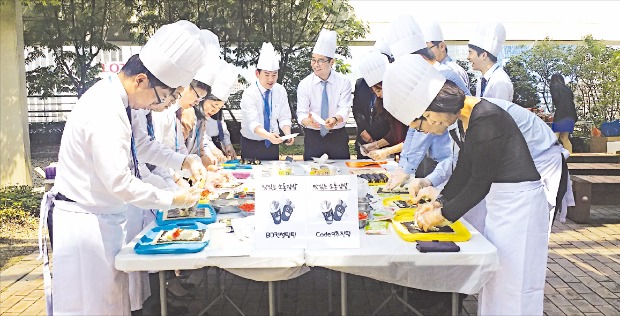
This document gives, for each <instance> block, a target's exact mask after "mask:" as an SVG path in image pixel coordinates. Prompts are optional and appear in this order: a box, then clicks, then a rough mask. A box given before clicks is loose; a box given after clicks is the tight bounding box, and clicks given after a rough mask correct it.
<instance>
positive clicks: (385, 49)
mask: <svg viewBox="0 0 620 316" xmlns="http://www.w3.org/2000/svg"><path fill="white" fill-rule="evenodd" d="M373 49H375V50H378V51H379V52H380V53H382V54H386V55H388V56H392V51H390V46H389V45H388V43H387V42H386V41H385V40H384V39H382V38H381V39H378V40H376V41H375V45H373Z"/></svg>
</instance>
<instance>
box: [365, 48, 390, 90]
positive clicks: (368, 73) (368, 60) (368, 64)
mask: <svg viewBox="0 0 620 316" xmlns="http://www.w3.org/2000/svg"><path fill="white" fill-rule="evenodd" d="M388 64H389V62H388V59H387V57H386V56H385V55H383V54H381V53H380V52H378V51H371V52H370V53H368V54H367V55H366V56H364V58H362V60H361V62H360V72H361V73H362V77H364V80H366V83H367V84H368V86H369V87H372V86H374V85H376V84H377V83H379V82H381V81H383V74H385V68H386V67H387V65H388Z"/></svg>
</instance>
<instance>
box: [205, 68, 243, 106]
mask: <svg viewBox="0 0 620 316" xmlns="http://www.w3.org/2000/svg"><path fill="white" fill-rule="evenodd" d="M238 76H239V71H237V68H236V67H235V66H233V65H231V64H228V63H226V64H225V65H223V66H222V67H221V68H220V69H219V70H218V73H217V77H216V78H215V81H214V82H213V85H212V86H211V94H213V95H214V96H216V97H217V98H218V99H220V100H222V101H224V102H226V101H228V97H229V96H230V92H231V91H232V88H233V85H234V84H235V83H237V79H238V78H237V77H238Z"/></svg>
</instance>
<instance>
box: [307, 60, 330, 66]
mask: <svg viewBox="0 0 620 316" xmlns="http://www.w3.org/2000/svg"><path fill="white" fill-rule="evenodd" d="M328 62H329V60H327V59H310V64H319V65H323V64H326V63H328Z"/></svg>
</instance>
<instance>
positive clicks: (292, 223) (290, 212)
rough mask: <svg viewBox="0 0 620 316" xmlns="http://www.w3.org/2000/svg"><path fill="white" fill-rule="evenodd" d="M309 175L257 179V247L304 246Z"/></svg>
mask: <svg viewBox="0 0 620 316" xmlns="http://www.w3.org/2000/svg"><path fill="white" fill-rule="evenodd" d="M307 178H309V177H302V176H287V177H264V178H259V179H257V180H258V181H257V185H256V208H255V212H254V213H255V214H256V215H254V216H255V238H256V249H282V248H305V247H306V237H307V233H306V208H305V206H306V200H307V199H306V197H307V194H308V191H307V189H306V188H307V185H305V184H304V182H305V181H306V179H307Z"/></svg>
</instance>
